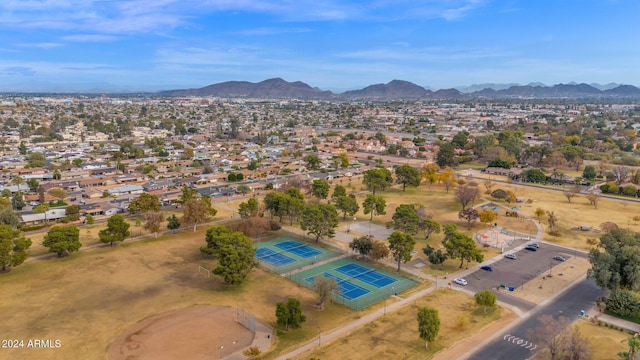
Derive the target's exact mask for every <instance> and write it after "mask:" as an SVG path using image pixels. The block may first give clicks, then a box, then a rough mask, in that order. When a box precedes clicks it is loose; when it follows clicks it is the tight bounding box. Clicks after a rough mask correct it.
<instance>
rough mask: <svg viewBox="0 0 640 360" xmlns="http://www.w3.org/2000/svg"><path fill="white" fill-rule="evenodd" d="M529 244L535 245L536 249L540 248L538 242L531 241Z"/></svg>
mask: <svg viewBox="0 0 640 360" xmlns="http://www.w3.org/2000/svg"><path fill="white" fill-rule="evenodd" d="M531 246H535V247H536V249H540V244H538V243H533V244H531Z"/></svg>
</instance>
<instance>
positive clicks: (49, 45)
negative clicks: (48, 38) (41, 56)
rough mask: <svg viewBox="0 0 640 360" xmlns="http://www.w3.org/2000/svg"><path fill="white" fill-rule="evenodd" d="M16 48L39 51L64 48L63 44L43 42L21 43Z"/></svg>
mask: <svg viewBox="0 0 640 360" xmlns="http://www.w3.org/2000/svg"><path fill="white" fill-rule="evenodd" d="M16 46H20V47H24V48H37V49H44V50H47V49H53V48H57V47H60V46H63V44H61V43H54V42H42V43H20V44H16Z"/></svg>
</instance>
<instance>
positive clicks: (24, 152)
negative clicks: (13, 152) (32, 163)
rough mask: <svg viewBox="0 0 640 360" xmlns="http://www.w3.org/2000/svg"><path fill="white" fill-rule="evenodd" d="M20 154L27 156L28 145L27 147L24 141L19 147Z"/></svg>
mask: <svg viewBox="0 0 640 360" xmlns="http://www.w3.org/2000/svg"><path fill="white" fill-rule="evenodd" d="M18 152H19V153H20V155H27V145H25V143H24V141H20V145H18Z"/></svg>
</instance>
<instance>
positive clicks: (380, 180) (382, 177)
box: [362, 168, 393, 195]
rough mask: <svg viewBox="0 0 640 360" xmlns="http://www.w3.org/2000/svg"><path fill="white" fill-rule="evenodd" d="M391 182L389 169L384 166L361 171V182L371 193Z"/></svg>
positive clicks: (387, 185)
mask: <svg viewBox="0 0 640 360" xmlns="http://www.w3.org/2000/svg"><path fill="white" fill-rule="evenodd" d="M392 183H393V176H392V175H391V171H389V170H387V169H384V168H375V169H370V170H367V171H365V172H364V173H363V177H362V184H363V185H364V186H366V187H367V190H369V191H371V193H372V194H373V195H375V194H376V191H377V190H384V189H386V188H388V187H389V186H391V184H392Z"/></svg>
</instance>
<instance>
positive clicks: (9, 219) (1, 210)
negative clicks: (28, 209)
mask: <svg viewBox="0 0 640 360" xmlns="http://www.w3.org/2000/svg"><path fill="white" fill-rule="evenodd" d="M34 212H35V211H34ZM19 223H20V218H19V217H18V215H17V214H16V212H15V211H13V210H12V209H11V207H10V206H0V224H5V225H9V226H11V228H12V229H15V228H16V227H17V226H18V224H19Z"/></svg>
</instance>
